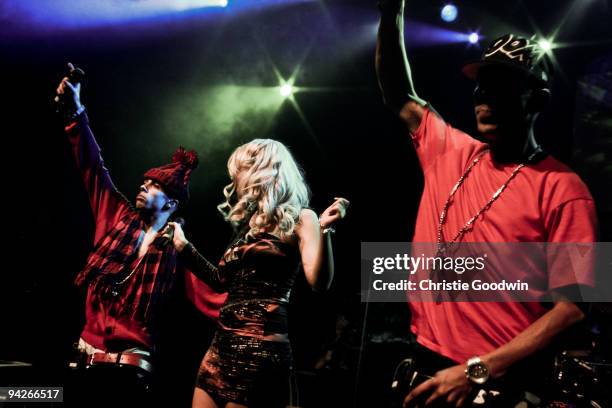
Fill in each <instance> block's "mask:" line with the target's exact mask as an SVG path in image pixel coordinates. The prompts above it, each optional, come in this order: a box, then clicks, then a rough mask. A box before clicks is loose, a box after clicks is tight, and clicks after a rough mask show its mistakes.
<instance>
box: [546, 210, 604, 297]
mask: <svg viewBox="0 0 612 408" xmlns="http://www.w3.org/2000/svg"><path fill="white" fill-rule="evenodd" d="M545 227H546V230H547V232H548V242H549V243H550V244H548V249H547V262H548V285H549V289H555V288H561V287H564V286H568V285H586V286H591V287H593V286H594V285H595V271H594V262H595V245H594V244H593V243H595V242H597V215H596V212H595V204H594V202H593V200H592V199H583V198H580V199H573V200H570V201H567V202H564V203H562V204H560V205H558V206H557V207H555V208H554V209H553V210H552V211H551V212H550V213H549V214H548V216H547V217H546V219H545ZM572 243H573V244H572ZM581 243H582V244H581Z"/></svg>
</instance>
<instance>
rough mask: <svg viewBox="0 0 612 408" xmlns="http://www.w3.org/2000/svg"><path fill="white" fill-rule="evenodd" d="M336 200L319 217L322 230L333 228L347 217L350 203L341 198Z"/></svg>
mask: <svg viewBox="0 0 612 408" xmlns="http://www.w3.org/2000/svg"><path fill="white" fill-rule="evenodd" d="M335 200H336V201H334V202H333V204H332V205H330V206H329V207H327V208H326V209H325V211H323V213H322V214H321V216H320V217H319V224H320V225H321V229H325V228H329V227H331V226H332V225H333V224H334V223H335V222H337V221H338V220H341V219H342V218H344V217H345V216H346V210H347V208H348V206H349V204H350V203H349V201H348V200H347V199H346V198H341V197H335Z"/></svg>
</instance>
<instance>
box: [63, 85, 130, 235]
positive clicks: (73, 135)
mask: <svg viewBox="0 0 612 408" xmlns="http://www.w3.org/2000/svg"><path fill="white" fill-rule="evenodd" d="M80 90H81V86H80V84H75V85H73V84H71V83H70V82H69V81H68V78H64V79H63V80H62V82H61V83H60V85H59V86H58V88H57V93H58V95H60V96H62V97H65V98H69V99H70V101H71V105H72V109H73V110H72V112H73V117H72V120H71V121H70V124H69V125H68V126H66V133H67V134H68V141H69V142H70V145H71V147H72V153H73V154H74V159H75V162H76V165H77V167H78V169H79V171H80V173H81V178H82V179H83V183H84V185H85V189H86V190H87V195H88V196H89V203H90V205H91V209H92V212H93V216H94V220H95V223H96V230H95V235H94V244H96V243H97V242H98V241H99V240H100V239H101V238H102V237H103V236H104V235H106V233H107V232H108V231H109V229H110V228H111V227H112V226H113V225H115V224H116V223H117V222H118V221H119V220H120V219H121V218H122V217H123V216H124V215H125V214H126V212H127V211H130V209H131V208H132V207H131V205H130V203H129V201H128V200H127V199H126V198H125V197H124V196H123V195H122V194H121V193H120V192H119V191H118V190H117V188H116V187H115V185H114V184H113V182H112V180H111V178H110V175H109V173H108V170H107V169H106V167H104V161H103V160H102V156H101V153H100V147H99V146H98V143H97V142H96V139H95V138H94V135H93V133H92V132H91V129H90V128H89V120H88V118H87V114H86V113H85V108H84V107H83V105H82V104H81V100H80Z"/></svg>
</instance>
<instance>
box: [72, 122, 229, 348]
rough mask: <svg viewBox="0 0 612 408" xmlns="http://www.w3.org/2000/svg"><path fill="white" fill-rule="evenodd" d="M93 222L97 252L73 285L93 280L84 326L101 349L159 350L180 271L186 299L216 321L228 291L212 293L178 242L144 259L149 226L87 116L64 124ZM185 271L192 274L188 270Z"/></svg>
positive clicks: (84, 333)
mask: <svg viewBox="0 0 612 408" xmlns="http://www.w3.org/2000/svg"><path fill="white" fill-rule="evenodd" d="M66 132H67V134H68V139H69V142H70V144H71V146H72V151H73V153H74V157H75V160H76V164H77V166H78V168H79V170H80V172H81V176H82V178H83V181H84V183H85V188H86V190H87V193H88V196H89V202H90V205H91V209H92V211H93V216H94V221H95V226H96V228H95V233H94V250H93V252H92V253H91V254H90V256H89V258H88V260H87V264H86V266H85V268H84V269H83V270H82V271H81V272H80V273H79V274H78V275H77V277H76V279H75V283H76V284H77V285H79V286H85V285H87V300H86V305H85V308H86V310H85V316H86V323H85V327H84V329H83V331H82V333H81V337H82V338H83V339H84V340H85V341H86V342H87V343H89V344H91V345H93V346H94V347H96V348H99V349H104V350H112V351H120V350H124V349H127V348H131V347H144V348H147V349H153V348H154V344H155V338H156V335H157V330H158V328H157V327H156V323H157V321H156V320H157V317H158V316H159V311H160V308H162V307H163V302H164V299H165V298H166V295H168V294H169V292H170V291H171V290H172V288H173V286H174V283H175V282H176V279H177V276H178V275H179V274H180V275H184V279H185V284H186V292H187V296H188V297H189V298H190V299H191V301H192V302H193V303H194V304H195V305H196V307H198V309H200V311H202V312H203V313H204V314H205V315H207V316H208V317H210V318H213V319H216V318H217V317H218V313H219V307H220V306H221V304H222V303H223V301H224V300H225V295H224V294H216V293H214V292H213V291H212V290H211V289H210V288H209V287H208V286H206V285H205V284H204V283H203V282H201V281H199V280H198V279H197V278H196V277H195V276H194V275H193V274H192V273H191V272H190V271H188V270H187V269H186V268H185V267H184V266H183V265H181V263H180V262H178V259H177V252H176V250H175V249H174V247H173V246H172V245H167V246H164V245H160V242H159V240H155V241H154V242H153V243H152V244H151V245H150V246H149V248H148V251H147V253H146V254H145V255H144V256H143V257H142V258H138V248H139V247H140V243H141V240H142V238H143V236H144V227H145V224H144V222H143V220H142V219H141V218H140V215H139V213H138V211H137V210H135V209H134V207H133V206H132V205H131V203H130V202H129V201H128V200H127V199H126V198H125V196H123V195H122V194H121V193H120V192H119V191H118V190H117V188H116V187H115V185H114V184H113V182H112V180H111V178H110V176H109V173H108V170H107V169H106V167H104V162H103V160H102V157H101V155H100V148H99V147H98V144H97V143H96V140H95V138H94V136H93V134H92V132H91V129H90V128H89V121H88V118H87V115H86V114H85V113H83V114H81V115H79V117H77V119H76V120H75V122H73V123H72V124H70V125H69V126H68V127H67V128H66ZM185 272H187V273H185Z"/></svg>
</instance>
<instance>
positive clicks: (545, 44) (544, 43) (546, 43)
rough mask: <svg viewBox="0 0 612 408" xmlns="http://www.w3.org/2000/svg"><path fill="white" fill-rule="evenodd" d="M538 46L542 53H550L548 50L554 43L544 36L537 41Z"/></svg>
mask: <svg viewBox="0 0 612 408" xmlns="http://www.w3.org/2000/svg"><path fill="white" fill-rule="evenodd" d="M538 46H539V47H540V49H541V50H542V52H544V53H547V54H548V53H550V51H551V50H552V49H553V48H554V44H553V42H552V41H550V40H547V39H546V38H542V39H540V40H539V41H538Z"/></svg>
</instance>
